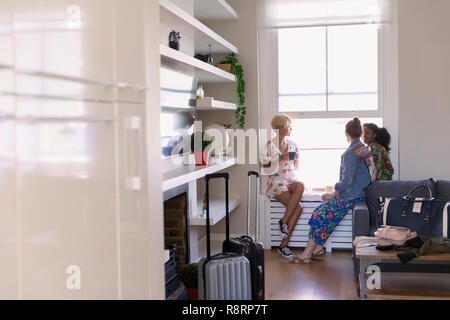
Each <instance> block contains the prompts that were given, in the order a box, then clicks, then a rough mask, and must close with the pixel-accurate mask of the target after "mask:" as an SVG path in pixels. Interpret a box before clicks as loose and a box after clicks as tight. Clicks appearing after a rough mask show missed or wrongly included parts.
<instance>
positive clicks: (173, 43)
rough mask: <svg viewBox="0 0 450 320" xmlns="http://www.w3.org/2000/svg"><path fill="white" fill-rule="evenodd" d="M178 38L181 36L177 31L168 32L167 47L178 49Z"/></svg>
mask: <svg viewBox="0 0 450 320" xmlns="http://www.w3.org/2000/svg"><path fill="white" fill-rule="evenodd" d="M180 40H181V36H180V33H179V32H176V31H171V32H170V33H169V47H170V48H172V49H174V50H177V51H180Z"/></svg>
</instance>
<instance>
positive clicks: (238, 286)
mask: <svg viewBox="0 0 450 320" xmlns="http://www.w3.org/2000/svg"><path fill="white" fill-rule="evenodd" d="M216 178H224V179H225V207H226V212H225V213H226V215H225V219H226V239H229V237H230V230H229V204H228V180H229V175H228V173H218V174H211V175H207V176H206V177H205V180H206V250H207V257H206V258H204V259H201V260H200V262H199V264H198V298H199V300H251V298H252V291H251V279H250V262H249V260H248V259H247V258H246V257H245V256H243V255H240V254H237V253H226V252H225V253H219V254H217V255H214V256H211V238H210V237H211V234H210V232H211V231H210V224H209V180H210V179H216Z"/></svg>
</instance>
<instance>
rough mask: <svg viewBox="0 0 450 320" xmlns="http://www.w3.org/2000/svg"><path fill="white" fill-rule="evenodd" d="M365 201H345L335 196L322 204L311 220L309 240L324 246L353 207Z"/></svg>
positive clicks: (361, 199) (360, 199)
mask: <svg viewBox="0 0 450 320" xmlns="http://www.w3.org/2000/svg"><path fill="white" fill-rule="evenodd" d="M364 199H365V198H364V197H361V198H357V199H352V200H346V201H343V200H339V199H338V197H337V196H334V197H333V198H331V199H330V200H329V201H327V202H324V203H322V204H321V205H320V206H318V207H317V208H316V209H315V210H314V213H313V215H312V216H311V219H309V222H308V224H309V225H310V226H311V229H310V231H309V239H311V240H312V241H314V242H315V243H317V244H319V245H321V246H323V245H324V244H325V242H326V241H327V239H328V238H329V237H330V235H331V234H332V233H333V231H334V229H336V227H337V225H338V224H339V222H341V221H342V219H343V218H344V217H345V215H346V214H347V212H348V211H349V210H350V209H351V208H352V206H353V205H354V204H355V203H356V202H359V201H364Z"/></svg>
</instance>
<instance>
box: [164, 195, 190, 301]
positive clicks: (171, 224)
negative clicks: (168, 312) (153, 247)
mask: <svg viewBox="0 0 450 320" xmlns="http://www.w3.org/2000/svg"><path fill="white" fill-rule="evenodd" d="M187 199H188V197H187V192H182V193H180V194H178V195H173V194H172V195H170V198H169V199H167V200H165V201H164V246H165V249H166V250H170V259H169V261H168V262H166V265H165V273H166V274H165V276H166V277H165V278H166V299H170V300H184V299H186V291H185V289H184V286H183V285H182V283H181V281H180V273H181V268H182V266H184V265H185V264H187V263H189V260H190V259H189V221H188V217H189V213H188V204H187Z"/></svg>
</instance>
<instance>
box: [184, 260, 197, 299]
mask: <svg viewBox="0 0 450 320" xmlns="http://www.w3.org/2000/svg"><path fill="white" fill-rule="evenodd" d="M180 278H181V282H183V283H184V285H185V286H186V291H187V294H188V298H189V300H198V263H189V264H185V265H184V266H183V267H182V268H181V274H180Z"/></svg>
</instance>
